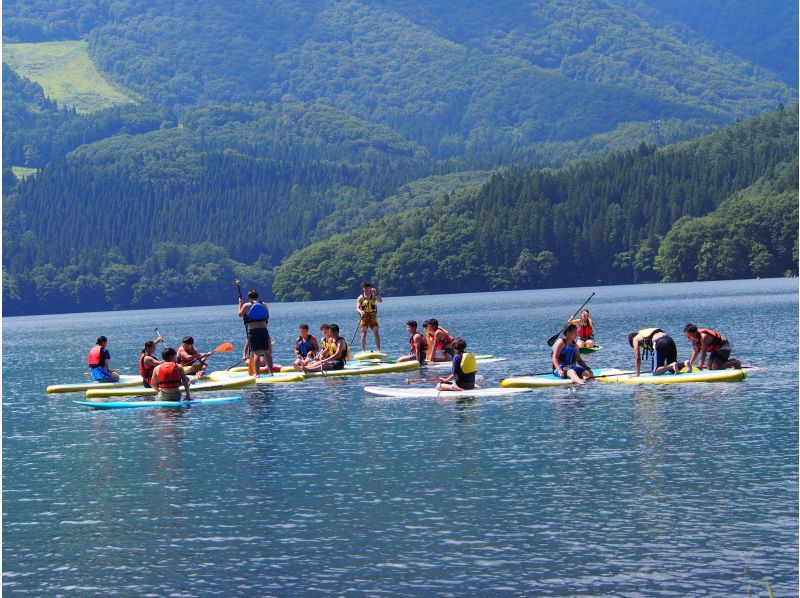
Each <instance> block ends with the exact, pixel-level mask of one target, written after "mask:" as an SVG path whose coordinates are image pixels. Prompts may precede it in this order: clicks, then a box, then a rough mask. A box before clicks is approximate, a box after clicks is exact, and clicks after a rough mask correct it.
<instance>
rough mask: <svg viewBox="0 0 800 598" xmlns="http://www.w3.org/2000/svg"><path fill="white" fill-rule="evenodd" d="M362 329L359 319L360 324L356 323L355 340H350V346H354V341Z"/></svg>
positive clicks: (359, 319)
mask: <svg viewBox="0 0 800 598" xmlns="http://www.w3.org/2000/svg"><path fill="white" fill-rule="evenodd" d="M360 328H361V318H358V322H356V331H355V332H354V333H353V338H351V339H350V346H351V347H352V346H353V341H355V340H356V334H358V331H359V329H360Z"/></svg>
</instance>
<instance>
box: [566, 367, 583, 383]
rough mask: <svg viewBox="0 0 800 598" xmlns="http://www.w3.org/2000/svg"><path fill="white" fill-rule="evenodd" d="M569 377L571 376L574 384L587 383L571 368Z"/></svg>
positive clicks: (568, 371) (568, 373) (568, 372)
mask: <svg viewBox="0 0 800 598" xmlns="http://www.w3.org/2000/svg"><path fill="white" fill-rule="evenodd" d="M567 376H569V379H570V380H572V382H573V384H586V382H584V381H583V380H581V377H580V376H578V373H577V372H576V371H575V370H573V369H571V368H570V369H568V370H567Z"/></svg>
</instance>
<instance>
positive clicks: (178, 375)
mask: <svg viewBox="0 0 800 598" xmlns="http://www.w3.org/2000/svg"><path fill="white" fill-rule="evenodd" d="M177 355H178V352H177V351H176V350H175V349H173V348H172V347H167V348H166V349H164V350H163V351H162V352H161V359H162V360H163V361H162V362H161V363H160V364H158V365H157V366H156V367H155V369H154V370H153V376H152V378H151V379H150V380H151V381H150V385H151V387H152V388H154V389H155V390H156V393H157V395H156V400H157V401H180V400H181V386H183V389H184V390H185V391H186V400H187V401H191V400H192V398H191V392H190V391H189V378H188V377H187V376H186V372H184V371H183V368H182V367H181V366H180V365H178V364H177V363H176V362H175V359H176V358H177Z"/></svg>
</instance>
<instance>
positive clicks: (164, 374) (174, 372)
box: [158, 361, 183, 388]
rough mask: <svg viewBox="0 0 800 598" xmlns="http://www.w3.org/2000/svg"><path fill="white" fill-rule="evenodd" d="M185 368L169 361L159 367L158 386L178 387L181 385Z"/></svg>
mask: <svg viewBox="0 0 800 598" xmlns="http://www.w3.org/2000/svg"><path fill="white" fill-rule="evenodd" d="M182 372H183V369H182V368H181V366H179V365H178V364H177V363H175V362H173V361H168V362H166V363H162V364H161V367H159V368H158V386H159V387H160V388H178V387H179V386H180V385H181V373H182Z"/></svg>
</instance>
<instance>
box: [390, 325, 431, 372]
mask: <svg viewBox="0 0 800 598" xmlns="http://www.w3.org/2000/svg"><path fill="white" fill-rule="evenodd" d="M406 331H407V332H408V334H410V335H411V338H410V339H409V340H410V342H411V351H410V352H409V353H408V354H406V355H403V356H402V357H398V358H397V363H400V362H402V361H417V362H419V364H420V365H423V364H424V363H425V358H426V356H427V354H428V339H427V338H426V337H425V335H424V334H421V333H420V332H419V331H418V330H417V321H416V320H409V321H408V322H406Z"/></svg>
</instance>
